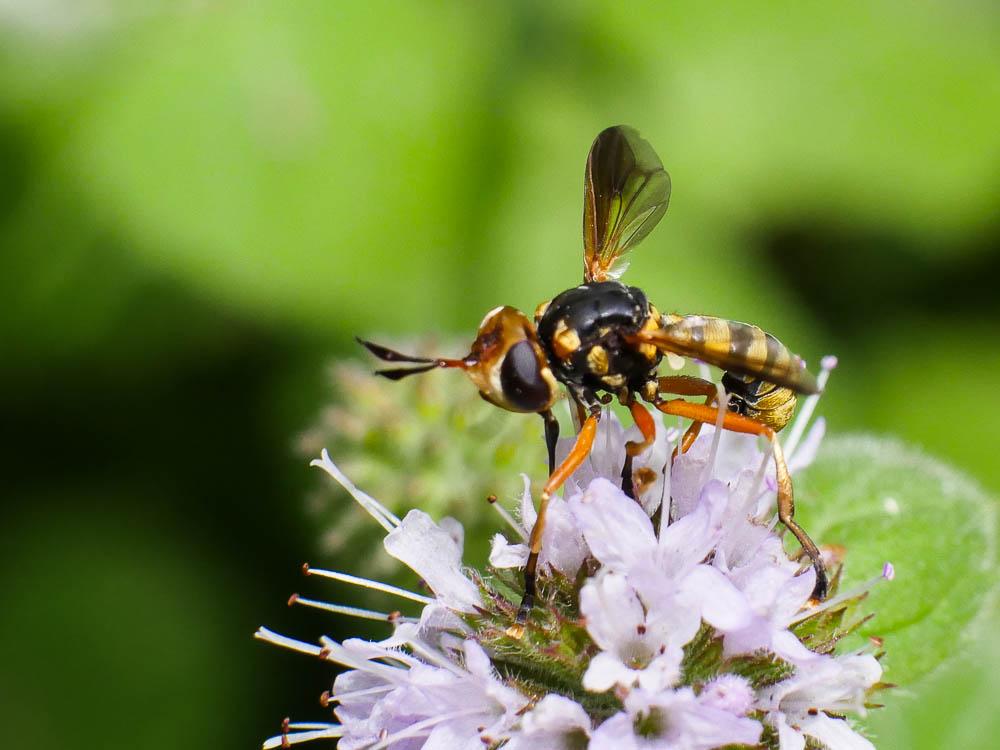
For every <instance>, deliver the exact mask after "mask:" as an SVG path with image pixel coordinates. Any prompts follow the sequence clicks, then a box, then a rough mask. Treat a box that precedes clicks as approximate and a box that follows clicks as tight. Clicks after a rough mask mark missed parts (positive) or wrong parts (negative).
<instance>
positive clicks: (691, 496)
mask: <svg viewBox="0 0 1000 750" xmlns="http://www.w3.org/2000/svg"><path fill="white" fill-rule="evenodd" d="M706 432H707V431H706ZM711 444H712V441H711V438H709V437H707V436H706V435H705V434H703V435H702V436H701V437H699V438H698V439H697V440H695V442H694V445H692V446H691V448H690V449H689V450H688V451H687V453H682V454H681V455H679V456H678V457H677V458H675V459H674V462H673V466H672V467H671V469H670V496H671V499H672V501H671V514H672V515H673V517H674V518H683V517H684V516H686V515H687V514H688V513H690V512H691V511H693V510H694V509H695V507H696V506H697V504H698V498H699V496H700V495H701V488H702V487H703V486H704V485H705V473H706V469H705V467H706V466H707V465H708V451H709V448H710V446H711Z"/></svg>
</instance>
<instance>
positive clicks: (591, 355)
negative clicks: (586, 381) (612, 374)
mask: <svg viewBox="0 0 1000 750" xmlns="http://www.w3.org/2000/svg"><path fill="white" fill-rule="evenodd" d="M587 367H589V368H590V371H591V372H592V373H594V374H595V375H606V374H607V372H608V352H607V350H606V349H605V348H604V347H603V346H600V345H598V346H592V347H590V351H589V352H587Z"/></svg>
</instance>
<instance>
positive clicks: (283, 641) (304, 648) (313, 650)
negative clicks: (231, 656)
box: [253, 627, 323, 656]
mask: <svg viewBox="0 0 1000 750" xmlns="http://www.w3.org/2000/svg"><path fill="white" fill-rule="evenodd" d="M253 637H254V638H256V639H257V640H258V641H266V642H267V643H273V644H274V645H276V646H281V647H282V648H287V649H291V650H292V651H298V652H299V653H302V654H308V655H309V656H319V655H320V652H322V650H323V649H322V648H320V647H319V646H317V645H316V644H314V643H306V642H304V641H299V640H296V639H295V638H289V637H287V636H284V635H279V634H278V633H275V632H274V631H273V630H268V629H267V628H264V627H261V628H257V632H256V633H254V634H253Z"/></svg>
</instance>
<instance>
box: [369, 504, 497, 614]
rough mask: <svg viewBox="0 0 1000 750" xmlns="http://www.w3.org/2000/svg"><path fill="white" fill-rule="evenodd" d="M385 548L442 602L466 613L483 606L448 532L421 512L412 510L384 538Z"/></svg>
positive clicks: (460, 554) (459, 552) (456, 546)
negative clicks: (464, 572)
mask: <svg viewBox="0 0 1000 750" xmlns="http://www.w3.org/2000/svg"><path fill="white" fill-rule="evenodd" d="M384 544H385V549H386V552H388V553H389V554H390V555H392V556H393V557H395V558H396V559H397V560H399V561H400V562H403V563H405V564H406V565H407V566H409V567H410V568H411V569H412V570H413V571H414V572H415V573H416V574H417V575H419V576H420V577H421V578H423V579H424V581H426V582H427V585H428V586H430V588H431V590H432V591H433V592H434V593H435V594H436V595H437V597H438V598H439V599H440V600H441V601H442V603H444V604H446V605H448V606H449V607H452V608H453V609H458V610H462V611H465V612H471V611H473V608H474V607H475V606H476V605H478V604H480V603H481V600H480V598H479V591H478V590H477V589H476V586H475V584H474V583H473V582H472V581H470V580H469V579H468V578H466V577H465V575H464V574H463V573H462V551H461V550H460V549H459V548H458V545H457V544H455V540H454V539H452V537H451V536H450V535H449V534H448V532H447V531H445V530H444V529H442V528H441V527H440V526H438V525H437V524H436V523H434V521H432V520H431V517H430V516H428V515H427V514H426V513H424V512H423V511H421V510H411V511H410V512H409V513H407V514H406V517H405V518H404V519H403V521H402V523H400V525H399V526H398V527H397V528H395V529H393V530H392V531H391V532H390V533H389V534H388V535H387V536H386V537H385V541H384Z"/></svg>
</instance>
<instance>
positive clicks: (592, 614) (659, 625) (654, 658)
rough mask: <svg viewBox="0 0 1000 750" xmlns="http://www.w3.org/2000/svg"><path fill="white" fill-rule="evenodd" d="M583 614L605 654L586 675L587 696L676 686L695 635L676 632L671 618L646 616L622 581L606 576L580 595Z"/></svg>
mask: <svg viewBox="0 0 1000 750" xmlns="http://www.w3.org/2000/svg"><path fill="white" fill-rule="evenodd" d="M580 613H581V614H582V615H583V616H584V618H585V619H586V623H587V632H588V633H590V636H591V638H593V639H594V643H596V644H597V645H598V646H599V647H600V648H601V649H602V651H601V653H599V654H597V655H596V656H595V657H594V658H593V659H591V661H590V665H589V666H588V667H587V671H586V672H585V673H584V675H583V687H585V688H586V689H587V690H592V691H594V692H598V693H602V692H604V691H605V690H609V689H611V688H612V687H615V686H618V687H622V688H630V687H632V686H633V685H636V684H639V685H641V686H642V687H644V688H647V689H649V690H662V689H664V688H668V687H673V686H674V685H675V684H677V681H678V680H679V679H680V676H681V672H680V666H681V659H682V658H683V656H684V653H683V650H682V648H681V647H682V646H683V644H684V643H686V642H687V641H689V640H690V639H691V637H693V635H694V633H689V632H685V631H680V630H678V629H677V628H676V627H675V623H674V622H672V621H671V618H670V617H661V616H658V615H659V614H661V613H659V612H656V611H655V610H649V611H647V610H646V609H645V608H644V607H643V605H642V602H640V601H639V597H638V596H637V595H636V593H635V591H634V590H633V589H632V587H631V586H629V584H628V583H627V582H626V580H625V577H624V576H622V575H619V574H617V573H612V572H607V573H602V574H600V575H598V576H596V577H594V578H591V579H590V580H589V581H587V583H586V584H585V585H584V587H583V589H582V590H581V591H580ZM664 614H666V613H664ZM697 627H698V626H697V624H695V631H697Z"/></svg>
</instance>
